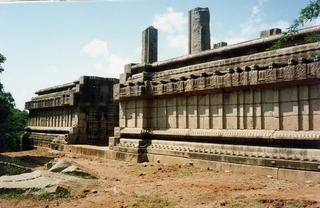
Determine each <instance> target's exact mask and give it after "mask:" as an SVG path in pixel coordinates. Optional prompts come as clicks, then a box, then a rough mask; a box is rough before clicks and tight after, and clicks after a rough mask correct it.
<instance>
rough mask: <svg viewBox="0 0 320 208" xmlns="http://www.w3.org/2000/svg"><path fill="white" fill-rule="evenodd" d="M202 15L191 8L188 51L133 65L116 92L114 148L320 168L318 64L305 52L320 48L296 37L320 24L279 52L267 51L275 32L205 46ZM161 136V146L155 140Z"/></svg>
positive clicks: (227, 160)
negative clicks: (117, 121) (318, 148)
mask: <svg viewBox="0 0 320 208" xmlns="http://www.w3.org/2000/svg"><path fill="white" fill-rule="evenodd" d="M201 12H204V13H201ZM205 12H208V10H207V9H204V10H202V9H201V8H197V9H195V10H191V11H190V13H189V14H190V25H189V26H190V43H192V44H193V45H192V44H190V47H189V50H190V53H191V54H189V55H186V56H181V57H177V58H174V59H170V60H165V61H160V62H156V63H153V64H150V65H149V66H148V68H145V67H144V66H143V65H140V64H137V65H135V66H132V68H131V74H130V77H129V78H128V79H127V80H126V81H125V82H124V83H123V84H122V85H121V86H120V90H119V92H120V94H119V100H120V108H119V110H120V113H119V114H120V124H121V125H120V135H119V133H117V135H116V137H117V138H119V141H118V144H113V145H114V151H116V152H117V153H119V154H120V153H132V154H136V153H138V154H139V153H140V156H141V157H140V158H139V157H138V158H139V159H146V157H142V156H145V155H148V154H152V156H150V157H155V155H157V154H159V155H173V156H177V157H185V158H194V159H203V160H214V161H224V162H230V163H243V164H251V165H261V166H271V167H275V166H274V165H276V166H277V167H279V168H292V169H304V170H312V171H318V165H317V164H318V161H319V160H320V158H319V157H318V156H316V155H317V154H319V153H318V152H317V153H316V154H314V152H313V150H315V147H316V146H319V142H320V133H319V131H318V130H319V127H318V126H320V123H319V121H320V116H319V115H320V113H319V109H320V108H319V107H318V106H320V105H318V103H319V102H320V101H319V99H320V98H319V96H318V95H319V89H320V88H319V79H318V76H319V70H320V68H319V67H317V66H318V65H319V64H318V63H319V60H318V58H316V59H315V58H314V57H312V56H310V54H311V52H320V51H319V44H318V43H305V42H303V41H302V40H303V37H304V36H306V35H307V34H310V33H313V32H316V31H320V27H319V26H316V27H313V28H308V29H303V30H299V31H298V32H297V33H296V35H297V36H296V38H295V40H294V41H291V40H289V41H288V42H286V45H285V47H283V48H281V49H278V50H277V51H266V50H265V49H266V48H267V47H269V46H270V44H271V43H273V42H274V41H275V40H277V39H278V38H280V35H275V36H273V35H274V34H277V33H278V32H279V30H277V29H272V30H268V31H267V32H262V33H261V34H262V36H261V38H260V39H255V40H252V41H246V42H243V43H239V44H236V45H229V46H224V47H221V48H217V49H213V50H207V51H203V48H201V47H202V45H201V44H202V43H201V41H200V40H201V32H200V31H201V26H200V25H201V24H200V23H199V22H200V19H201V15H202V14H203V15H204V16H205ZM197 21H198V22H197ZM198 23H199V24H198ZM202 29H203V28H202ZM194 34H196V35H197V37H196V38H195V37H192V35H194ZM193 38H195V39H194V40H193ZM297 41H298V42H299V44H296V42H297ZM300 43H301V44H300ZM198 46H201V47H198ZM195 48H196V49H195ZM193 49H195V51H194V52H192V50H193ZM200 52H201V53H200ZM143 70H144V72H145V74H147V75H148V76H145V77H141V76H140V75H141V74H143ZM147 77H148V78H147ZM137 89H143V90H140V91H139V90H137ZM159 140H161V141H163V142H164V144H162V145H160V144H159V143H158V144H155V143H153V142H155V141H159ZM178 141H184V143H183V144H177V143H178ZM170 142H172V143H170ZM175 142H177V143H175ZM176 144H177V145H176ZM215 144H216V145H217V146H211V145H215ZM218 144H219V145H218ZM227 145H231V146H228V147H227ZM247 145H248V146H251V147H248V146H247ZM258 147H261V148H258ZM225 148H227V149H228V150H227V149H225ZM251 148H253V149H251ZM269 148H271V149H272V151H271V149H269ZM240 149H243V150H240ZM244 149H245V150H244ZM304 149H305V150H307V152H308V153H306V152H304V151H303V150H304ZM296 150H297V151H296ZM146 152H147V153H146ZM309 154H310V155H309ZM140 161H143V160H140ZM146 161H147V160H146Z"/></svg>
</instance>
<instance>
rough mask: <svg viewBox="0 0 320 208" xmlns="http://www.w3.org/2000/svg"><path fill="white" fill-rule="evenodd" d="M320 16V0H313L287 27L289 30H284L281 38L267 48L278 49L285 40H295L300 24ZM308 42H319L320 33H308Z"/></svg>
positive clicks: (306, 39)
mask: <svg viewBox="0 0 320 208" xmlns="http://www.w3.org/2000/svg"><path fill="white" fill-rule="evenodd" d="M319 16H320V0H316V1H311V2H310V3H309V5H308V6H307V7H305V8H303V9H301V11H300V16H299V17H298V19H295V20H294V21H293V23H292V24H291V26H290V27H289V28H287V30H288V31H286V32H284V33H283V35H282V36H281V38H280V39H279V40H278V41H276V42H275V43H274V44H273V45H272V46H271V47H270V48H268V49H267V50H276V49H279V48H280V47H281V46H282V45H283V43H284V42H286V41H288V40H293V39H294V35H295V34H296V33H297V29H298V27H299V26H301V25H302V26H303V25H304V24H305V23H307V22H308V21H310V22H311V21H312V20H314V19H316V18H318V17H319ZM305 41H306V42H317V41H320V34H318V33H314V34H311V35H308V36H307V37H306V38H305ZM319 55H320V54H313V56H319Z"/></svg>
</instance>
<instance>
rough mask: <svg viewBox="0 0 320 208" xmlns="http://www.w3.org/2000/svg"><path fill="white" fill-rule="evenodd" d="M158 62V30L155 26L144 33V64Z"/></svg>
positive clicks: (142, 55)
mask: <svg viewBox="0 0 320 208" xmlns="http://www.w3.org/2000/svg"><path fill="white" fill-rule="evenodd" d="M157 61H158V30H157V29H156V28H154V27H153V26H150V27H148V28H147V29H145V30H144V31H143V32H142V54H141V62H142V63H152V62H157Z"/></svg>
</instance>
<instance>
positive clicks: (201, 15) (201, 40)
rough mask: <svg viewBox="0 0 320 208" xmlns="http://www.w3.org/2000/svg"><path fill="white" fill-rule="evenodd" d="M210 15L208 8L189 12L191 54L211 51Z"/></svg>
mask: <svg viewBox="0 0 320 208" xmlns="http://www.w3.org/2000/svg"><path fill="white" fill-rule="evenodd" d="M209 23H210V13H209V9H208V8H200V7H197V8H195V9H192V10H190V11H189V54H193V53H199V52H201V51H204V50H208V49H210V28H209Z"/></svg>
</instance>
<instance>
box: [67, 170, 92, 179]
mask: <svg viewBox="0 0 320 208" xmlns="http://www.w3.org/2000/svg"><path fill="white" fill-rule="evenodd" d="M63 174H65V175H69V176H75V177H78V178H83V179H97V178H96V177H95V176H93V175H89V174H87V173H82V172H72V173H63Z"/></svg>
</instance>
